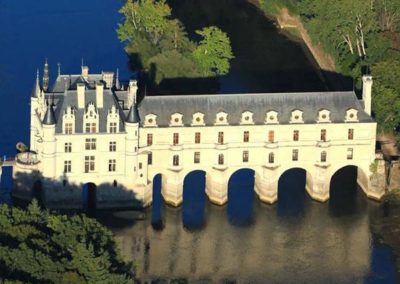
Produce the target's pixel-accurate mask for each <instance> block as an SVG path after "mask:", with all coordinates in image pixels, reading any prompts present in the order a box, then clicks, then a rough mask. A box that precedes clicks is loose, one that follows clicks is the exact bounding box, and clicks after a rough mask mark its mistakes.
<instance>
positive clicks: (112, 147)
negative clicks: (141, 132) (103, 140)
mask: <svg viewBox="0 0 400 284" xmlns="http://www.w3.org/2000/svg"><path fill="white" fill-rule="evenodd" d="M109 149H110V152H116V151H117V142H115V141H111V142H110V145H109Z"/></svg>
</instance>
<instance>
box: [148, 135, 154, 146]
mask: <svg viewBox="0 0 400 284" xmlns="http://www.w3.org/2000/svg"><path fill="white" fill-rule="evenodd" d="M151 145H153V134H152V133H148V134H147V146H151Z"/></svg>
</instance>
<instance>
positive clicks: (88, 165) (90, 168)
mask: <svg viewBox="0 0 400 284" xmlns="http://www.w3.org/2000/svg"><path fill="white" fill-rule="evenodd" d="M94 171H95V157H94V156H85V173H90V172H94Z"/></svg>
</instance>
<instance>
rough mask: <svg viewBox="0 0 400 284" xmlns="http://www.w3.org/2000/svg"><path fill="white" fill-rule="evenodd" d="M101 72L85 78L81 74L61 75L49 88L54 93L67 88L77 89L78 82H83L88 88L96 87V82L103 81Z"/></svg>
mask: <svg viewBox="0 0 400 284" xmlns="http://www.w3.org/2000/svg"><path fill="white" fill-rule="evenodd" d="M102 79H103V77H102V75H101V74H90V75H89V77H88V79H87V80H85V79H83V77H82V76H81V75H60V76H58V77H57V79H56V81H55V82H54V85H53V87H52V88H51V89H50V90H49V92H52V93H63V92H65V89H68V90H76V85H77V84H78V83H83V84H85V85H86V87H87V88H90V89H94V88H95V87H96V83H97V82H100V81H102Z"/></svg>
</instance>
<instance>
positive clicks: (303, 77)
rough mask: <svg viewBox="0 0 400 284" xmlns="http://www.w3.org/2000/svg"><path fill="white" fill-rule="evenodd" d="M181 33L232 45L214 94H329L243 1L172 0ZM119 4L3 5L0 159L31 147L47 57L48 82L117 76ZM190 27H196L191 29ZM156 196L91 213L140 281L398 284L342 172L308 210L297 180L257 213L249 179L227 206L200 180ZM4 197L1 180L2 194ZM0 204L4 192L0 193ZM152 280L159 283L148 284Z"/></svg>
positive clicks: (372, 205) (46, 1) (347, 173)
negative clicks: (40, 73) (179, 197)
mask: <svg viewBox="0 0 400 284" xmlns="http://www.w3.org/2000/svg"><path fill="white" fill-rule="evenodd" d="M170 2H171V4H173V7H175V8H176V9H175V10H174V14H175V15H176V16H178V17H179V18H181V19H182V21H183V22H184V23H185V24H186V25H187V26H188V29H189V33H192V32H193V30H195V29H198V28H200V27H201V25H206V24H207V25H208V24H216V25H219V26H221V27H222V28H223V29H224V30H226V31H227V32H228V33H229V35H230V36H231V39H232V46H233V50H234V52H235V55H236V59H235V60H234V61H233V62H232V72H231V73H230V74H229V75H228V76H226V77H224V78H221V79H220V83H221V92H261V91H306V90H307V91H312V90H322V89H325V86H324V84H323V83H321V78H320V77H319V76H318V73H317V72H316V71H315V68H314V64H313V63H312V61H310V58H309V55H308V53H307V51H306V50H305V49H304V46H302V45H301V44H300V43H298V42H293V41H292V40H291V39H290V38H288V37H287V36H285V35H284V34H282V33H280V32H279V31H278V30H277V29H276V28H275V26H274V24H273V23H272V22H271V21H269V20H266V19H265V18H264V17H262V14H260V13H259V12H258V11H257V10H256V9H255V8H254V7H253V6H252V5H250V4H247V2H246V1H238V0H223V1H222V0H221V1H214V2H213V1H182V0H174V1H172V0H171V1H170ZM122 3H123V1H121V0H85V1H78V0H57V1H52V0H38V1H30V0H20V1H0V34H1V37H0V48H1V53H0V87H1V89H0V90H1V91H0V101H1V105H2V106H3V107H2V111H0V121H1V124H0V155H2V156H3V155H8V156H10V155H13V154H14V153H15V150H14V145H15V143H16V142H18V141H23V142H25V143H28V137H29V136H28V135H29V96H30V91H31V88H32V86H33V83H34V80H35V73H36V68H37V67H40V66H41V65H42V64H43V61H44V58H46V57H47V58H48V60H49V63H50V75H51V78H54V76H55V75H56V73H57V65H56V64H57V63H58V62H60V63H61V71H62V73H77V72H79V71H80V70H79V69H80V65H81V60H82V58H83V60H84V63H85V64H87V65H89V67H90V69H91V70H92V71H93V72H101V71H102V70H116V68H119V69H120V74H121V77H122V78H128V77H129V76H130V74H131V73H130V71H129V70H128V67H127V66H128V64H127V62H128V59H127V56H126V55H125V53H124V51H123V45H122V44H121V43H120V42H118V40H117V38H116V33H115V28H116V25H117V22H118V21H119V20H120V15H119V14H118V12H117V11H118V9H119V7H121V5H122ZM190 19H192V20H190ZM159 185H160V180H156V186H155V188H154V204H153V206H152V207H151V208H148V209H147V210H145V211H143V212H132V211H121V212H98V213H97V214H96V215H97V218H98V219H99V221H100V222H102V223H104V224H106V225H107V226H109V227H110V228H111V229H112V230H113V231H114V232H115V234H116V236H117V238H118V240H119V242H120V243H121V246H122V250H123V253H124V254H125V255H126V256H127V257H128V258H129V259H131V260H134V261H135V262H136V263H137V273H138V276H139V277H141V278H142V279H152V280H153V281H154V283H163V282H165V281H167V280H170V279H175V280H177V281H178V282H179V281H181V282H182V283H185V281H189V282H191V283H192V282H199V283H215V282H225V283H363V282H366V283H395V282H396V279H395V277H396V276H395V272H394V260H393V254H392V251H391V249H390V248H389V247H387V246H385V245H383V244H380V243H377V242H376V241H375V238H374V236H373V235H372V233H371V229H370V224H371V221H370V220H371V216H372V215H377V214H378V215H379V214H381V210H382V208H381V204H379V203H376V202H373V201H370V200H368V199H367V198H366V197H365V196H364V195H363V194H362V192H361V190H360V189H358V188H357V185H356V184H355V176H354V171H353V170H352V169H346V170H344V171H343V172H342V173H340V174H339V176H338V177H336V178H335V180H334V181H333V182H332V186H331V197H332V198H331V199H330V201H329V202H327V203H323V204H321V203H318V202H314V201H312V200H311V199H310V198H309V197H308V196H307V194H306V193H305V190H304V173H303V172H302V171H301V170H294V171H291V172H288V173H287V174H285V175H284V176H283V177H282V179H281V180H280V182H279V201H278V202H277V203H276V204H274V205H265V204H262V203H261V202H260V201H259V200H258V199H257V197H256V196H255V194H254V191H253V180H252V173H251V171H248V170H247V171H246V170H243V171H241V172H239V173H238V174H237V175H235V176H233V177H232V179H231V182H230V186H229V202H228V204H227V205H225V206H222V207H219V206H215V205H212V204H210V203H209V202H208V201H207V199H206V196H205V193H204V173H201V172H196V173H193V174H191V175H190V176H189V177H188V178H187V179H186V180H185V189H184V204H183V206H181V207H180V208H171V207H168V206H166V205H165V204H164V203H163V201H162V198H161V195H160V187H159ZM9 188H10V171H6V175H5V177H4V176H3V179H2V183H1V192H2V193H4V192H5V191H6V190H7V189H9ZM1 196H3V194H2V195H1ZM5 200H7V198H5ZM156 280H158V282H157V281H156Z"/></svg>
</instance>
